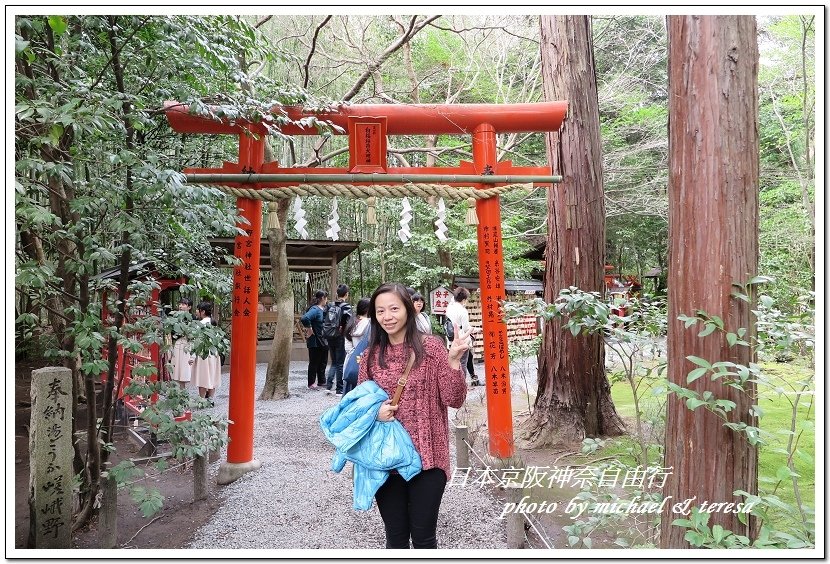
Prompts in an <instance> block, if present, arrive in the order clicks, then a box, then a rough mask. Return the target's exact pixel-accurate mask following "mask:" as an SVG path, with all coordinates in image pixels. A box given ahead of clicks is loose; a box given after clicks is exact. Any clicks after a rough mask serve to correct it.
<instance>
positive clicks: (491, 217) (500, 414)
mask: <svg viewBox="0 0 830 564" xmlns="http://www.w3.org/2000/svg"><path fill="white" fill-rule="evenodd" d="M473 166H474V167H475V171H476V174H487V173H488V172H489V173H492V174H495V172H496V167H497V166H498V163H497V162H496V130H495V129H494V128H493V126H492V125H490V124H487V123H484V124H481V125H479V126H478V127H476V128H475V130H474V131H473ZM477 187H478V188H486V187H487V185H484V184H480V185H478V186H477ZM476 214H477V215H478V264H479V285H480V288H481V324H482V330H483V332H484V335H483V337H484V370H485V385H486V386H487V422H488V426H489V427H488V434H489V437H490V454H491V455H492V456H496V457H499V458H509V457H511V456H513V449H514V443H513V408H512V406H511V401H510V358H509V356H508V354H507V325H505V324H504V323H503V321H502V319H501V316H500V313H499V302H500V301H502V300H504V298H505V293H504V266H503V265H504V253H503V251H502V240H501V211H500V202H499V198H498V197H495V198H488V199H486V200H477V201H476Z"/></svg>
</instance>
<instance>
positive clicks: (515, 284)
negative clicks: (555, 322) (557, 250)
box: [454, 276, 544, 360]
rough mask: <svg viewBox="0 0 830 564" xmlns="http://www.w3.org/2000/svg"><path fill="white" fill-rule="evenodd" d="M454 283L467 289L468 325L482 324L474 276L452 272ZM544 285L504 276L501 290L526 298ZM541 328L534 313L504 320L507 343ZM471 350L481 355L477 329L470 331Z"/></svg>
mask: <svg viewBox="0 0 830 564" xmlns="http://www.w3.org/2000/svg"><path fill="white" fill-rule="evenodd" d="M454 281H455V285H456V286H462V287H464V288H467V289H468V290H469V291H470V299H469V300H468V301H467V312H468V313H469V314H470V325H472V326H473V327H477V328H479V329H481V328H482V326H483V324H482V310H483V308H482V307H481V293H480V292H479V291H478V290H479V277H478V276H456V277H455V279H454ZM543 291H544V287H543V286H542V283H541V282H540V281H538V280H505V281H504V292H505V294H506V298H507V300H509V301H519V300H523V299H528V298H535V297H537V296H540V297H541V295H542V292H543ZM540 332H541V325H540V323H539V319H538V318H537V317H536V316H535V315H523V316H522V317H517V318H515V319H508V320H507V341H508V344H510V343H516V342H519V341H531V340H533V339H534V338H536V336H537V335H538V334H539V333H540ZM474 339H475V342H474V343H473V351H474V352H475V358H476V359H478V360H481V359H483V358H484V356H483V355H484V335H483V331H478V332H477V333H475V335H474Z"/></svg>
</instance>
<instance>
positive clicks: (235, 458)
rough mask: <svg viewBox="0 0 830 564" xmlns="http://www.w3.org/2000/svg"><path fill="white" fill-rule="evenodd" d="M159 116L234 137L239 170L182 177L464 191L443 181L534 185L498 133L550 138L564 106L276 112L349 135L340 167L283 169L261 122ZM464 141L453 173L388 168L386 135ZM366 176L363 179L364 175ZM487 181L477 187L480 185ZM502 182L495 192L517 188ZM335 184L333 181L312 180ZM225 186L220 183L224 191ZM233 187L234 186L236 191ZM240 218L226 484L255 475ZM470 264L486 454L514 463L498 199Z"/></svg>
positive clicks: (536, 170) (248, 230) (482, 218)
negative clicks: (478, 325) (423, 183)
mask: <svg viewBox="0 0 830 564" xmlns="http://www.w3.org/2000/svg"><path fill="white" fill-rule="evenodd" d="M164 107H165V113H166V115H167V119H168V120H169V122H170V126H171V127H172V128H173V130H174V131H176V132H179V133H203V134H227V135H238V136H239V162H236V163H232V162H225V163H223V165H222V167H221V168H215V169H195V168H194V169H185V170H184V172H185V173H186V174H188V173H189V174H193V173H201V174H215V173H218V175H217V177H216V179H215V180H212V181H213V182H221V175H223V174H252V175H255V177H254V178H256V177H257V176H259V175H263V174H304V175H308V177H310V180H307V181H306V182H311V181H312V179H314V178H315V177H317V178H322V176H321V175H328V176H330V177H331V175H333V174H334V175H336V174H356V175H361V174H366V175H367V176H366V177H365V178H366V181H365V182H362V181H361V180H362V178H360V177H358V178H353V179H350V181H351V182H352V183H354V184H370V183H384V184H405V183H407V182H413V181H417V180H418V177H419V176H423V175H425V174H428V175H444V176H452V175H464V176H465V177H466V178H464V179H463V180H464V181H463V182H451V181H450V182H442V183H444V184H450V185H454V186H470V185H471V184H472V185H473V186H475V187H476V188H488V187H490V186H491V185H492V183H484V182H478V183H477V182H471V181H469V176H470V175H475V176H478V177H483V176H485V175H497V176H512V177H521V176H543V175H550V174H551V171H550V168H549V167H514V166H513V164H512V163H511V162H510V161H504V162H498V161H497V157H496V134H497V133H521V132H546V131H557V130H558V129H559V127H560V126H561V124H562V120H563V119H564V118H565V113H566V111H567V107H568V104H567V102H541V103H532V104H445V105H438V104H436V105H430V104H413V105H391V104H388V105H387V104H375V105H369V104H367V105H345V106H341V107H339V108H338V109H337V110H336V111H332V112H315V113H312V112H306V111H304V110H303V108H299V107H286V108H281V109H282V110H284V111H285V112H286V114H287V117H288V118H289V119H291V120H292V121H293V123H289V124H286V125H284V126H281V127H280V130H281V132H282V133H284V134H286V135H315V134H317V133H318V131H317V129H316V128H314V127H313V126H308V127H304V126H302V125H298V122H299V120H301V119H302V118H308V117H314V118H317V119H318V120H325V121H328V122H330V123H332V124H334V125H337V126H339V127H341V128H343V130H345V131H346V133H347V134H348V135H349V167H348V168H345V169H344V168H283V167H280V166H279V164H278V163H276V162H269V163H266V162H264V156H265V153H264V151H265V136H266V134H267V129H266V127H265V126H264V125H263V124H262V123H250V122H247V121H243V120H235V121H233V122H231V121H230V120H228V119H223V120H222V121H216V120H213V119H210V118H208V117H203V116H199V115H195V114H191V113H190V109H189V107H188V106H186V105H184V104H181V103H179V102H165V104H164ZM406 134H410V135H435V134H456V135H463V134H472V145H473V161H472V162H466V161H462V162H461V163H460V165H459V166H458V167H387V166H386V136H387V135H406ZM394 174H397V175H408V178H407V180H401V179H397V180H382V179H381V178H382V177H383V176H386V175H394ZM369 175H371V177H370V176H369ZM485 179H486V178H485ZM521 180H522V179H520V178H514V179H509V180H508V179H505V181H504V182H501V184H502V185H503V184H509V183H511V182H518V181H521ZM313 181H314V182H320V183H324V182H329V183H331V182H334V181H333V180H322V179H321V180H313ZM238 182H239V179H234V182H222V183H223V184H228V185H231V186H234V185H238ZM235 183H236V184H235ZM298 183H299V182H298V181H296V180H295V179H292V181H282V182H279V181H267V182H255V183H253V184H246V187H249V188H279V187H286V186H291V185H297V184H298ZM237 207H238V208H239V209H240V210H241V215H242V216H243V217H245V219H246V220H247V221H248V222H249V224H248V225H244V224H241V225H239V227H240V228H241V229H243V230H244V231H245V235H244V236H237V237H236V241H235V256H236V257H237V258H239V259H241V261H242V265H241V266H238V267H236V268H235V269H234V277H233V283H234V288H233V298H232V301H233V303H232V305H233V314H232V319H231V343H232V345H231V375H230V392H229V393H230V398H229V408H228V418H229V419H230V420H232V421H233V424H232V425H231V426H230V428H229V431H228V434H229V438H230V443H229V445H228V457H227V462H225V463H223V464H222V465H221V467H220V470H219V477H218V480H217V481H218V482H219V483H220V484H222V483H229V482H231V481H233V480H235V479H236V478H238V477H239V476H241V475H242V474H244V473H245V472H248V471H250V470H255V469H257V468H259V466H260V462H259V461H257V460H256V459H254V455H253V424H254V398H255V390H254V384H255V371H256V339H257V329H256V316H257V309H256V303H255V302H251V301H250V300H251V296H253V297H254V298H253V299H256V296H257V295H258V294H259V259H260V251H259V240H260V237H261V230H262V229H261V228H262V202H261V200H255V199H251V198H243V197H239V198H237ZM476 213H477V215H478V219H479V223H478V259H479V282H480V287H481V303H482V308H483V311H482V325H483V333H484V335H483V337H484V350H485V354H484V363H485V374H486V382H487V385H486V387H487V421H488V431H489V433H488V434H489V447H490V454H491V455H493V456H496V457H498V458H508V457H510V456H512V455H513V452H514V443H513V418H512V406H511V400H510V362H509V358H508V354H507V328H506V325H505V324H504V323H503V322H502V321H501V319H500V315H499V309H498V308H499V302H500V301H501V300H504V298H505V292H504V269H503V262H504V257H503V253H502V234H501V209H500V205H499V198H498V196H496V197H492V198H487V199H482V200H477V201H476Z"/></svg>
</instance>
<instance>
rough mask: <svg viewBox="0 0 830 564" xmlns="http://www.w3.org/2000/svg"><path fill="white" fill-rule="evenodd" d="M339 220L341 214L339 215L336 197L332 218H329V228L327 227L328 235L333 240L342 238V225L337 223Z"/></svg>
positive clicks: (332, 207)
mask: <svg viewBox="0 0 830 564" xmlns="http://www.w3.org/2000/svg"><path fill="white" fill-rule="evenodd" d="M338 221H340V216H339V215H337V198H335V199H334V203H333V204H332V205H331V219H329V228H328V229H326V237H328V238H329V239H331V240H332V241H337V240H338V239H339V238H340V235H339V233H340V225H339V224H338V223H337V222H338Z"/></svg>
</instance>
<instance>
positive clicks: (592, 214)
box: [518, 16, 623, 446]
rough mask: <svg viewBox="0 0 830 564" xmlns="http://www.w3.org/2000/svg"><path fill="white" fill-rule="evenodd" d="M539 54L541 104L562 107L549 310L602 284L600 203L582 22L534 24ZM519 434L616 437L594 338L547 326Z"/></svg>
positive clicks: (546, 438)
mask: <svg viewBox="0 0 830 564" xmlns="http://www.w3.org/2000/svg"><path fill="white" fill-rule="evenodd" d="M541 49H542V78H543V83H544V94H545V99H546V100H568V103H569V107H568V116H567V118H566V119H565V122H564V123H563V125H562V129H561V130H560V131H559V132H556V133H551V134H549V135H548V139H547V142H548V155H549V160H550V163H551V167H552V169H553V170H554V171H556V172H557V173H558V174H561V175H562V176H563V182H562V183H561V184H559V185H557V186H556V187H555V188H553V189H552V190H550V191H549V193H548V240H547V256H546V263H545V298H546V300H547V301H548V302H552V301H553V300H554V299H555V298H556V296H558V295H559V290H560V289H562V288H567V287H569V286H578V287H579V288H581V289H583V290H586V291H601V290H602V283H603V278H602V276H603V267H604V264H605V203H604V199H603V186H602V152H601V142H600V130H599V109H598V98H597V83H596V75H595V70H594V58H593V41H592V39H591V24H590V19H589V17H588V16H542V18H541ZM520 431H521V432H520V436H519V437H518V438H519V441H520V442H521V443H523V444H524V445H527V446H541V445H543V444H546V443H549V442H554V441H564V442H572V441H579V440H581V439H583V438H584V437H586V436H598V435H619V434H621V433H622V432H623V424H622V420H621V419H620V418H619V416H618V415H617V412H616V410H615V408H614V404H613V402H612V401H611V392H610V385H609V384H608V379H607V378H606V376H605V348H604V345H603V340H602V335H579V336H576V337H574V336H573V335H571V333H570V332H569V331H567V330H564V329H563V328H562V327H561V324H560V322H557V321H554V322H551V323H548V324H547V326H546V327H545V332H544V339H543V342H542V350H541V354H540V356H539V389H538V393H537V396H536V402H535V406H534V411H533V414H532V415H531V417H530V418H528V419H527V420H526V421H524V422H523V424H522V426H521V429H520Z"/></svg>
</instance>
